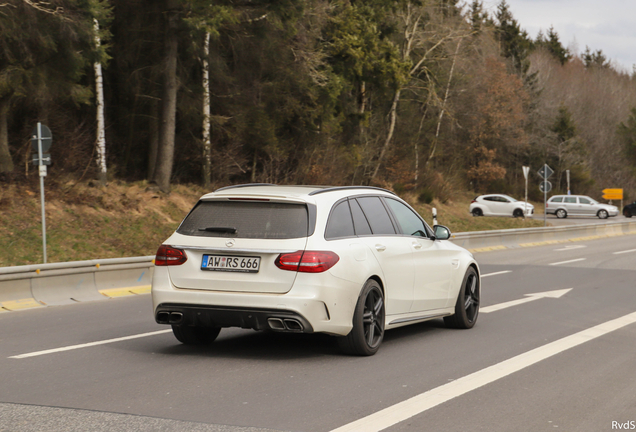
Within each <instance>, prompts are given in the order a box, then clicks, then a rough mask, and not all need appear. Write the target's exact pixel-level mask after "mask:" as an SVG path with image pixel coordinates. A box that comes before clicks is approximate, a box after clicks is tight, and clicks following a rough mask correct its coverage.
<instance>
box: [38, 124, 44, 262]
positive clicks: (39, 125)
mask: <svg viewBox="0 0 636 432" xmlns="http://www.w3.org/2000/svg"><path fill="white" fill-rule="evenodd" d="M38 157H39V164H38V168H39V173H40V204H41V205H42V254H43V256H44V264H46V213H45V212H44V176H43V175H42V123H40V122H38Z"/></svg>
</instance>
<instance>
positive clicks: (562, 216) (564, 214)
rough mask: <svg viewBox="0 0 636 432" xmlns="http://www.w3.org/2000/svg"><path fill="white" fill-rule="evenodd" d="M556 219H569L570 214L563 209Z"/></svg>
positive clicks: (557, 212)
mask: <svg viewBox="0 0 636 432" xmlns="http://www.w3.org/2000/svg"><path fill="white" fill-rule="evenodd" d="M556 217H558V218H559V219H565V218H566V217H568V212H566V211H565V210H563V209H558V210H557V211H556Z"/></svg>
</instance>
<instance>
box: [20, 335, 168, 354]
mask: <svg viewBox="0 0 636 432" xmlns="http://www.w3.org/2000/svg"><path fill="white" fill-rule="evenodd" d="M171 331H172V330H159V331H156V332H150V333H142V334H137V335H132V336H124V337H120V338H115V339H107V340H103V341H97V342H89V343H85V344H79V345H70V346H66V347H62V348H54V349H49V350H44V351H36V352H32V353H27V354H20V355H17V356H11V357H8V358H15V359H22V358H27V357H37V356H41V355H45V354H53V353H57V352H62V351H70V350H74V349H80V348H87V347H92V346H95V345H104V344H109V343H113V342H121V341H125V340H130V339H138V338H142V337H147V336H154V335H158V334H163V333H168V332H171Z"/></svg>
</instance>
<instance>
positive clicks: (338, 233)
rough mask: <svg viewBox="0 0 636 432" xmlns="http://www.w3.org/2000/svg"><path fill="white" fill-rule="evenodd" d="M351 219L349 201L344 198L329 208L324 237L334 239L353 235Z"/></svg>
mask: <svg viewBox="0 0 636 432" xmlns="http://www.w3.org/2000/svg"><path fill="white" fill-rule="evenodd" d="M353 236H355V231H354V230H353V220H352V219H351V212H350V211H349V203H348V202H347V201H346V200H345V201H342V202H341V203H339V204H336V206H335V207H334V208H333V209H332V210H331V214H330V215H329V220H328V221H327V229H326V230H325V238H326V239H335V238H341V237H353Z"/></svg>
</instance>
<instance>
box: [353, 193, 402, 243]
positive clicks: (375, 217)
mask: <svg viewBox="0 0 636 432" xmlns="http://www.w3.org/2000/svg"><path fill="white" fill-rule="evenodd" d="M356 200H357V201H358V202H359V203H360V207H362V211H363V212H364V215H365V216H366V217H367V220H368V221H369V225H371V231H373V234H374V235H383V234H395V228H393V223H392V222H391V217H390V216H389V213H388V212H387V211H386V208H385V207H384V205H383V204H382V201H380V198H379V197H358V198H356Z"/></svg>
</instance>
